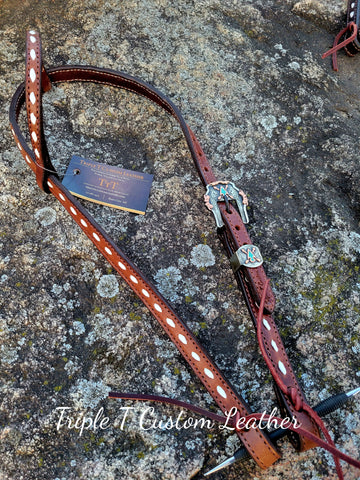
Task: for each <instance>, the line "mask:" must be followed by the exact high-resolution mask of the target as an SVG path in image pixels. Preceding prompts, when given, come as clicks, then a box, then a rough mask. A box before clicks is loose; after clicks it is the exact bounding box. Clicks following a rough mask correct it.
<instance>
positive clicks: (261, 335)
mask: <svg viewBox="0 0 360 480" xmlns="http://www.w3.org/2000/svg"><path fill="white" fill-rule="evenodd" d="M62 82H93V83H98V84H102V85H109V86H112V87H119V88H121V89H125V90H128V91H130V92H133V93H135V94H138V95H141V96H143V97H146V98H147V99H149V100H151V101H153V102H154V103H156V104H157V105H158V106H160V107H162V108H163V109H164V110H165V111H166V112H167V113H168V114H170V115H172V116H173V117H174V118H175V119H176V121H177V122H178V123H179V125H180V127H181V130H182V132H183V134H184V137H185V140H186V142H187V146H188V148H189V151H190V154H191V157H192V159H193V161H194V164H195V167H196V169H197V172H198V174H199V176H200V179H201V181H202V183H203V185H204V187H205V188H206V191H205V196H204V200H205V205H206V206H207V208H208V209H209V210H210V211H211V212H212V213H214V216H215V221H216V225H217V231H218V234H219V237H220V239H221V241H222V243H223V244H224V247H225V250H226V252H227V255H228V256H229V258H230V263H231V266H232V268H233V271H234V275H235V277H236V280H237V282H238V284H239V286H240V288H241V291H242V293H243V295H244V298H245V301H246V304H247V307H248V310H249V313H250V316H251V318H252V320H253V322H254V326H255V330H256V332H257V333H256V334H257V339H258V342H259V346H260V350H261V352H262V354H263V356H264V358H265V361H266V363H267V365H268V367H269V369H270V371H271V373H272V376H273V378H274V381H275V384H276V391H277V398H278V400H279V402H280V403H281V409H282V412H283V414H284V415H286V416H289V415H290V417H292V418H294V419H296V421H297V423H298V424H301V428H300V429H298V430H295V429H293V430H294V431H295V433H294V434H293V435H292V440H293V443H294V445H295V447H296V448H297V449H298V450H299V451H305V450H308V449H310V448H313V447H315V446H317V445H321V446H322V447H324V448H326V449H327V450H329V451H330V452H331V453H332V454H333V455H334V459H335V463H336V466H337V470H338V474H339V477H340V478H342V473H341V469H340V465H339V460H338V458H342V459H344V460H346V461H348V462H349V463H352V464H353V465H355V466H357V467H360V463H359V462H356V461H355V460H353V459H349V458H350V457H348V456H346V455H345V454H342V453H341V452H339V451H338V450H337V449H336V448H335V446H334V444H333V442H332V440H331V438H330V436H329V434H328V432H327V430H326V428H325V426H324V424H323V423H322V421H321V420H320V418H319V417H318V416H317V414H316V412H314V410H313V409H312V408H311V407H310V406H309V404H308V402H307V400H306V398H305V395H304V393H303V391H302V389H301V388H300V386H299V384H298V381H297V378H296V375H295V373H294V371H293V368H292V366H291V364H290V361H289V359H288V356H287V354H286V352H285V348H284V345H283V342H282V340H281V338H280V334H279V331H278V329H277V327H276V324H275V322H274V318H273V311H274V308H275V297H274V294H273V291H272V289H271V287H270V286H269V280H268V278H267V276H266V273H265V270H264V268H263V265H262V256H261V253H260V251H259V248H258V247H257V246H255V245H254V244H253V243H252V241H251V239H250V237H249V234H248V232H247V230H246V227H245V223H247V222H248V217H247V211H246V207H247V197H246V195H245V194H244V192H243V191H242V190H239V189H238V188H237V187H236V186H235V185H234V184H233V183H232V182H231V181H228V180H222V179H221V180H218V179H217V178H216V176H215V175H214V173H213V171H212V169H211V167H210V164H209V162H208V160H207V158H206V156H205V154H204V152H203V150H202V148H201V146H200V144H199V142H198V140H197V138H196V137H195V135H194V133H193V132H192V131H191V129H190V127H189V126H188V125H187V124H186V122H185V120H184V118H183V117H182V115H181V113H180V111H179V109H178V108H177V107H176V106H175V105H174V104H173V103H172V101H171V100H169V99H168V98H167V97H166V96H164V95H163V94H162V93H161V92H160V91H159V90H157V89H156V88H154V87H152V86H151V85H149V84H148V83H146V82H144V81H142V80H140V79H138V78H135V77H133V76H130V75H128V74H126V73H123V72H118V71H114V70H109V69H105V68H98V67H92V66H81V65H64V66H59V67H53V68H49V69H46V70H45V68H44V66H43V63H42V58H41V41H40V36H39V34H38V33H37V32H36V31H33V30H32V31H29V32H28V33H27V39H26V79H25V82H24V83H22V84H21V85H20V86H19V87H18V88H17V90H16V92H15V94H14V96H13V99H12V101H11V105H10V124H11V131H12V133H13V136H14V138H15V141H16V144H17V146H18V148H19V150H20V152H21V154H22V155H23V157H24V159H25V162H26V163H27V164H28V166H29V167H30V168H31V170H33V172H34V173H35V177H36V181H37V184H38V186H39V187H40V188H41V189H42V190H43V191H44V192H46V193H51V194H52V195H53V196H54V197H55V198H56V199H57V200H58V201H59V202H60V203H61V204H62V206H63V207H64V208H65V209H66V210H67V212H68V213H69V215H70V216H71V217H72V219H73V220H74V221H75V222H76V223H77V224H78V225H79V227H80V228H81V229H82V231H83V232H84V233H85V234H86V235H87V237H88V238H89V239H90V240H91V241H92V242H93V243H94V245H95V246H96V248H97V249H98V250H99V251H100V252H101V254H102V255H103V256H104V257H105V258H106V260H107V261H108V262H109V263H110V265H111V266H112V267H113V268H114V269H115V270H116V271H117V273H118V274H119V275H120V276H121V277H122V278H123V280H124V281H125V282H126V283H127V284H128V286H129V287H130V288H131V289H132V290H133V291H134V292H135V294H136V295H137V296H138V297H139V298H140V299H141V301H142V302H143V304H144V305H145V306H146V307H147V308H148V309H149V311H150V312H151V313H152V314H153V316H154V317H155V318H156V319H157V321H158V322H159V323H160V325H161V326H162V328H163V329H164V330H165V332H166V333H167V335H168V336H169V338H170V340H171V341H172V342H173V343H174V344H175V345H176V347H177V349H178V350H179V352H180V353H181V355H182V356H183V357H184V359H185V360H186V361H187V363H188V364H189V366H190V367H191V368H192V370H193V372H194V373H195V375H196V376H197V377H198V378H199V379H200V381H201V382H202V384H203V385H204V387H205V388H206V389H207V391H208V392H209V394H210V395H211V396H212V398H213V399H214V401H215V402H216V404H217V405H218V407H219V409H220V410H221V411H222V415H218V414H214V413H211V412H208V411H206V410H204V409H201V408H198V407H194V406H191V405H188V404H185V403H184V402H181V401H180V400H172V399H166V398H164V397H156V396H151V395H136V394H121V393H118V394H117V393H113V394H110V397H112V398H131V399H139V400H158V401H165V402H168V403H173V404H175V405H181V406H186V407H187V408H189V409H191V410H193V411H195V412H197V413H200V414H202V415H207V416H209V417H210V418H213V419H215V420H218V421H219V422H225V420H226V415H227V414H228V412H230V411H231V409H235V410H236V412H237V413H236V415H234V418H233V419H232V425H233V426H234V428H235V432H236V434H237V435H238V437H239V439H240V440H241V442H242V443H243V445H244V446H245V447H246V448H247V450H248V451H249V453H250V455H251V456H252V457H253V459H254V460H255V461H256V463H257V464H258V465H259V466H260V467H261V468H267V467H269V466H270V465H272V464H273V463H274V462H276V461H277V460H278V459H279V458H280V452H279V451H278V449H277V447H276V445H275V444H274V443H273V442H272V441H271V439H270V437H269V436H268V435H267V433H266V431H265V430H264V429H261V428H258V427H257V428H250V429H244V428H240V427H238V426H237V420H238V419H239V417H246V418H249V419H251V418H253V419H254V421H255V419H258V418H259V414H252V412H251V410H250V407H249V406H248V405H247V404H246V402H245V400H244V399H243V398H242V397H241V396H240V395H239V394H238V393H237V392H236V391H235V389H234V388H233V386H232V385H231V384H230V383H229V382H228V381H227V380H226V379H225V377H224V375H223V374H222V372H221V371H220V369H219V368H218V367H217V366H216V364H215V363H214V361H213V360H212V359H211V357H210V356H209V354H208V353H207V352H206V350H205V349H204V348H203V347H202V346H201V345H200V343H199V341H198V340H197V338H196V337H195V336H194V335H193V334H192V333H191V331H190V330H189V328H188V327H187V325H186V324H185V323H184V322H183V321H182V320H181V319H180V318H179V317H178V315H177V314H176V312H175V311H174V310H173V308H172V307H171V306H170V305H169V303H168V302H167V301H166V300H165V299H164V298H163V296H162V295H161V294H160V293H159V292H158V291H157V290H156V288H155V287H154V286H153V284H152V283H151V282H150V281H149V280H148V279H147V278H145V276H144V275H143V274H142V273H141V271H140V270H139V268H138V267H137V266H136V265H134V264H133V263H132V261H131V260H130V259H129V258H128V257H127V256H126V255H125V254H124V253H123V252H122V250H121V249H120V248H119V247H118V246H117V245H116V244H115V243H114V241H113V240H112V239H111V238H110V237H109V235H108V234H107V233H106V232H105V231H104V230H103V229H102V228H101V227H100V226H99V225H98V224H97V223H96V222H95V220H94V219H93V218H92V217H91V216H90V214H89V213H88V212H87V210H86V209H85V208H84V206H83V204H82V203H80V201H78V200H77V199H76V198H74V197H73V195H72V194H71V193H70V192H69V191H68V190H67V189H66V188H65V187H64V185H63V184H62V183H61V181H60V179H59V176H58V175H57V173H56V170H55V168H54V166H53V165H52V163H51V160H50V158H49V153H48V150H47V148H46V141H45V136H44V128H43V116H42V95H43V94H44V92H46V91H48V90H49V89H51V88H52V86H53V85H56V84H58V83H62ZM24 103H25V104H26V111H27V122H28V127H29V134H30V140H31V146H30V145H28V144H27V142H26V139H25V136H24V135H23V134H22V132H21V130H20V127H19V124H18V117H19V114H20V111H21V108H22V106H23V104H24ZM280 421H281V419H280ZM319 430H321V431H322V432H323V434H324V436H325V438H326V440H325V441H324V440H322V439H321V438H320V433H319ZM354 462H355V463H354Z"/></svg>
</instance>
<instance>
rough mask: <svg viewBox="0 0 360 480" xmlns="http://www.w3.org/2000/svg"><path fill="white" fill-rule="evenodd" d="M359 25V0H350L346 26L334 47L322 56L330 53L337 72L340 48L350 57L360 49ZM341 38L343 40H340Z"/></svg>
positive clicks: (337, 36) (323, 56)
mask: <svg viewBox="0 0 360 480" xmlns="http://www.w3.org/2000/svg"><path fill="white" fill-rule="evenodd" d="M359 27H360V8H359V0H348V5H347V14H346V27H345V28H344V29H343V30H341V31H340V32H339V33H338V34H337V35H336V37H335V39H334V43H333V46H332V48H330V50H328V51H327V52H325V53H324V54H323V55H322V57H321V58H325V57H327V56H329V55H331V56H332V65H333V70H335V72H337V71H338V63H337V53H338V51H339V50H341V49H342V48H343V49H344V50H345V52H346V54H347V55H349V56H350V57H353V56H354V55H355V54H356V53H358V52H359V51H360V39H359ZM341 39H343V40H342V41H340V40H341Z"/></svg>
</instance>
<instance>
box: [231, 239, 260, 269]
mask: <svg viewBox="0 0 360 480" xmlns="http://www.w3.org/2000/svg"><path fill="white" fill-rule="evenodd" d="M262 263H263V258H262V256H261V253H260V250H259V249H258V247H256V246H255V245H243V246H242V247H240V248H238V249H237V250H236V252H235V253H234V254H233V255H232V257H231V258H230V264H231V266H232V269H233V271H234V272H236V271H237V270H239V268H240V267H241V266H242V265H244V266H245V267H248V268H256V267H260V265H262Z"/></svg>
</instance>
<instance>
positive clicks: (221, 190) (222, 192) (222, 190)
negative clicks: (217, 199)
mask: <svg viewBox="0 0 360 480" xmlns="http://www.w3.org/2000/svg"><path fill="white" fill-rule="evenodd" d="M220 194H221V195H227V192H226V190H225V188H224V187H220Z"/></svg>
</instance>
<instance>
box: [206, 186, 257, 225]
mask: <svg viewBox="0 0 360 480" xmlns="http://www.w3.org/2000/svg"><path fill="white" fill-rule="evenodd" d="M204 200H205V205H206V206H207V208H208V209H209V210H210V211H211V212H212V213H213V214H214V216H215V221H216V226H217V227H218V228H221V227H222V226H223V225H224V222H223V221H222V218H221V213H220V208H219V206H218V204H217V203H218V202H225V203H226V207H227V208H226V209H227V210H228V209H229V201H231V200H235V202H236V205H237V207H238V209H239V212H240V215H241V218H242V221H243V222H244V223H249V217H248V215H247V212H246V206H247V205H248V199H247V196H246V195H245V193H244V192H243V191H242V190H239V189H238V188H237V187H236V186H235V185H234V184H233V183H232V182H222V181H220V182H213V183H209V184H208V185H207V187H206V193H205V195H204Z"/></svg>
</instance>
